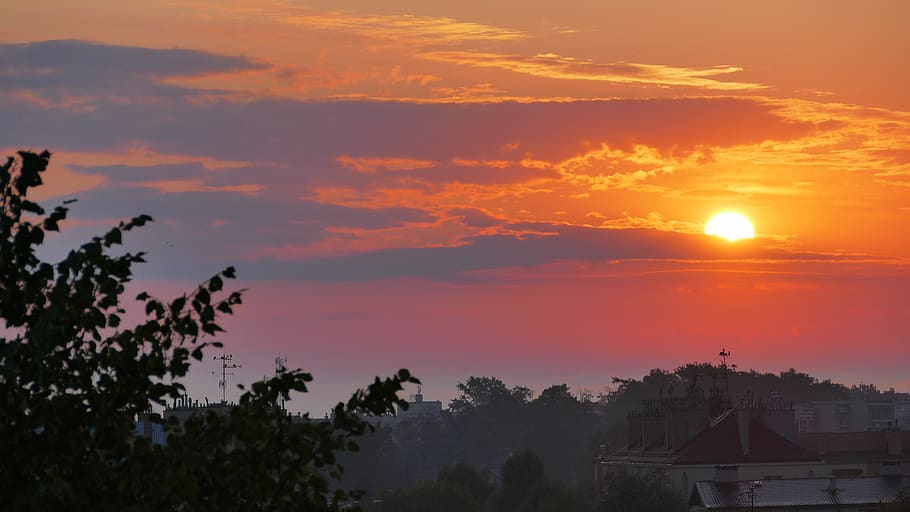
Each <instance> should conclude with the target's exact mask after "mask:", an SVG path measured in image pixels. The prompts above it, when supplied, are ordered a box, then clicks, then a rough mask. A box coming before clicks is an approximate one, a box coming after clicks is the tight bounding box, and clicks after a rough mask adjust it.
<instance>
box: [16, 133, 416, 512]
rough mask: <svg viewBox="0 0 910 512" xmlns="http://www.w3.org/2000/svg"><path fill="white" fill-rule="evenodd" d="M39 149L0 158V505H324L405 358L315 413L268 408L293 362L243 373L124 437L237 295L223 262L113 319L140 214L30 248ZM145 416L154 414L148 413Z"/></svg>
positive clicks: (40, 218) (121, 309)
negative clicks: (163, 441)
mask: <svg viewBox="0 0 910 512" xmlns="http://www.w3.org/2000/svg"><path fill="white" fill-rule="evenodd" d="M49 159H50V154H49V153H48V152H47V151H44V152H42V153H40V154H37V153H32V152H28V151H21V152H19V153H18V157H10V158H8V159H7V160H6V162H5V163H4V164H2V165H0V209H2V215H0V336H2V337H0V457H2V458H3V463H2V464H0V508H2V509H4V510H136V511H141V510H187V511H188V510H214V509H221V510H300V509H305V510H338V509H339V508H341V507H343V506H347V505H349V504H350V503H351V502H352V501H351V500H352V499H353V498H356V496H357V494H356V493H347V492H345V491H343V490H340V489H335V488H333V486H332V485H331V484H330V481H331V480H332V479H333V478H334V479H337V478H340V476H341V473H342V472H343V468H342V467H341V465H340V464H338V462H337V460H336V457H335V455H336V453H337V452H339V451H344V450H356V449H357V444H356V443H355V442H354V438H356V437H357V436H360V435H362V434H363V433H365V432H366V431H368V430H370V428H371V427H370V426H369V425H368V424H367V423H366V422H365V421H364V420H363V419H362V418H361V416H362V415H364V414H383V413H387V412H391V411H393V407H394V405H396V404H398V405H399V406H403V407H407V404H406V403H405V402H404V401H403V400H402V399H400V398H399V397H398V392H399V391H401V390H402V384H403V383H405V382H414V383H416V382H418V381H417V379H415V378H413V377H412V376H411V375H410V373H409V372H408V371H407V370H400V371H399V372H398V373H397V374H396V375H394V376H392V377H390V378H386V379H379V378H378V377H377V378H376V379H375V381H374V382H373V383H372V384H371V385H370V386H368V387H367V388H366V389H363V390H359V391H357V392H355V393H354V395H353V396H352V397H351V398H350V400H348V401H347V402H346V403H339V404H338V405H337V406H336V407H335V409H334V411H333V416H332V419H331V420H328V421H309V420H308V418H303V419H302V420H300V421H297V420H295V419H294V418H291V417H290V416H288V414H287V413H286V412H285V411H283V410H282V409H281V408H280V407H278V404H279V400H280V399H284V400H289V399H290V398H291V395H292V393H294V392H305V391H306V390H307V383H309V382H310V381H311V380H312V377H311V376H310V375H309V374H307V373H304V372H302V371H300V370H294V371H288V372H285V373H283V374H281V375H279V376H277V377H275V378H272V379H269V380H265V381H261V382H257V383H254V384H253V385H252V386H251V389H250V390H249V391H247V392H246V393H244V394H243V395H242V397H241V398H240V402H239V404H238V405H237V406H236V407H234V408H232V409H231V410H230V412H229V414H227V415H217V414H214V413H210V414H200V415H197V416H195V417H193V418H191V419H190V420H189V421H187V422H186V423H185V424H184V425H182V426H180V427H179V428H177V427H178V426H177V425H171V426H170V429H171V430H170V435H169V438H168V444H167V446H165V447H161V446H154V445H152V443H151V442H150V441H149V440H147V439H143V438H138V437H136V436H134V435H133V428H134V419H135V418H136V416H137V415H138V414H140V413H143V412H145V411H147V410H148V409H149V407H150V404H158V405H159V406H160V405H164V404H165V403H166V401H168V400H169V399H170V398H176V397H179V396H180V395H181V394H182V393H183V392H184V387H183V385H182V384H181V379H182V378H183V377H185V376H186V374H187V372H188V370H189V368H190V365H191V364H192V362H193V360H196V361H199V360H202V358H203V353H204V351H205V350H206V349H207V348H208V347H212V346H215V347H218V346H220V345H221V344H220V343H218V342H217V341H215V340H214V336H215V335H217V334H218V333H220V332H222V329H221V327H220V326H219V324H218V321H219V319H220V318H221V317H222V316H223V315H229V314H232V313H233V310H234V307H235V306H237V305H238V304H240V303H241V302H242V291H234V292H226V291H225V290H224V283H225V280H227V279H232V278H234V276H235V272H234V269H233V268H227V269H225V270H224V271H222V272H220V273H219V274H217V275H215V276H213V277H212V278H210V279H208V280H206V281H205V282H204V283H202V284H201V285H199V286H198V287H196V289H194V290H193V291H192V292H191V293H189V294H185V295H182V296H180V297H177V298H175V299H173V300H170V301H162V300H158V299H156V298H154V297H151V296H150V295H149V294H147V293H141V294H139V295H138V296H137V297H136V299H137V301H138V302H140V303H141V304H142V308H143V310H144V312H145V315H146V317H145V319H144V320H143V321H140V322H138V323H137V324H135V325H131V326H125V325H123V318H124V316H125V314H126V308H125V305H124V299H123V297H122V295H123V293H124V291H125V288H126V285H127V283H128V282H129V281H130V279H131V277H132V265H133V264H134V263H141V262H143V261H144V257H145V255H144V254H143V253H130V252H126V253H121V254H116V251H115V246H118V245H120V244H121V243H122V239H123V237H124V235H125V234H127V233H128V232H130V231H132V230H133V229H135V228H138V227H141V226H143V225H144V224H146V223H147V222H150V221H151V220H152V219H151V217H149V216H147V215H140V216H138V217H135V218H133V219H132V220H130V221H127V222H121V223H120V224H119V225H118V226H116V227H114V228H112V229H110V230H109V231H108V232H107V233H105V234H104V235H102V236H97V237H94V238H92V239H91V240H90V241H88V242H87V243H85V244H83V245H82V246H81V247H78V248H76V249H73V250H71V251H70V252H69V253H68V254H67V255H66V256H65V257H64V258H63V259H62V260H61V261H59V262H57V263H55V264H52V263H48V262H45V261H43V260H41V259H40V258H39V257H38V255H37V248H38V247H39V246H41V245H42V243H43V242H44V239H45V234H46V233H47V232H49V231H58V230H59V229H60V223H61V221H63V220H64V219H65V218H66V216H67V211H68V210H67V207H66V203H64V204H62V205H60V206H57V207H56V208H54V209H53V210H52V211H51V212H50V213H47V212H46V211H45V210H44V208H42V207H41V206H40V205H38V204H37V203H35V202H33V201H31V200H29V199H28V194H29V193H30V192H31V191H32V190H33V189H34V188H35V187H38V186H41V185H42V182H43V180H42V173H43V172H44V171H45V170H46V169H47V166H48V162H49ZM152 420H153V421H160V417H158V416H157V415H152Z"/></svg>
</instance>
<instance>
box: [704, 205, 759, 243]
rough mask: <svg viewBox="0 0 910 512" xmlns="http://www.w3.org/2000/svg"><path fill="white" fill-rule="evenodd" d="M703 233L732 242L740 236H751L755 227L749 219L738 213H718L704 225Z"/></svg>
mask: <svg viewBox="0 0 910 512" xmlns="http://www.w3.org/2000/svg"><path fill="white" fill-rule="evenodd" d="M705 234H706V235H713V236H719V237H721V238H726V239H727V240H729V241H731V242H733V241H736V240H739V239H741V238H753V237H754V236H755V229H753V228H752V223H751V222H749V219H747V218H745V217H743V216H742V215H740V214H738V213H733V212H723V213H718V214H717V215H715V216H714V217H711V220H709V221H708V224H707V225H706V226H705Z"/></svg>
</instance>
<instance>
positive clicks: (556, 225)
mask: <svg viewBox="0 0 910 512" xmlns="http://www.w3.org/2000/svg"><path fill="white" fill-rule="evenodd" d="M2 13H3V18H4V21H5V23H4V24H3V27H2V28H0V149H2V150H3V154H13V152H14V151H16V150H18V149H25V148H30V149H34V150H40V149H45V148H46V149H48V150H50V151H51V152H52V154H53V157H52V161H51V167H50V169H49V170H48V173H47V176H46V179H45V181H46V183H47V185H46V186H45V187H43V189H42V190H40V194H39V198H40V199H41V200H42V201H43V203H44V204H45V206H53V205H55V204H58V203H60V202H62V201H63V200H67V199H73V198H75V199H78V202H76V203H75V204H73V205H72V210H71V217H70V219H69V220H68V221H67V223H66V224H65V226H64V232H63V233H61V234H60V235H57V236H55V237H54V238H52V239H51V240H50V241H49V243H48V244H47V247H46V248H45V253H46V254H47V256H48V257H50V258H53V257H54V255H56V254H61V253H62V251H63V250H64V249H65V248H68V247H72V246H74V245H76V244H78V243H80V241H82V240H85V239H87V238H88V237H90V236H92V235H95V234H99V233H102V232H103V231H105V230H106V229H107V228H108V227H110V226H112V225H114V224H115V223H116V222H117V221H118V220H120V219H124V218H129V217H132V216H134V215H138V214H140V213H146V214H150V215H152V216H153V217H154V218H155V220H156V222H155V223H154V224H153V225H152V226H151V227H148V228H144V229H143V230H141V231H138V232H134V233H131V235H130V239H129V241H128V244H127V246H128V247H129V248H130V249H132V250H145V251H148V253H149V255H148V258H147V259H148V260H149V262H148V263H147V264H145V265H143V266H141V267H140V268H137V269H136V270H137V282H136V283H134V286H135V287H136V288H137V289H148V290H150V291H152V292H153V293H155V294H157V295H159V296H161V297H165V298H166V297H173V296H176V295H179V294H180V293H183V292H186V291H190V290H192V288H193V286H194V285H195V283H198V282H201V281H203V280H204V279H206V278H207V277H209V276H210V275H213V274H214V273H216V272H218V271H219V270H221V269H222V268H224V267H227V266H229V265H233V266H235V267H236V268H237V270H238V275H239V279H238V280H237V281H235V282H232V283H231V284H232V285H234V286H235V287H236V288H244V289H246V290H247V292H246V295H245V297H246V300H245V301H244V302H245V303H244V305H243V306H242V308H240V309H239V310H238V311H237V313H236V315H235V316H234V317H232V318H229V319H226V320H225V321H224V322H223V326H224V327H225V328H226V329H227V331H228V332H227V334H226V335H224V336H223V337H222V338H220V339H221V340H222V341H224V342H225V344H226V347H227V351H228V352H230V353H232V354H233V356H234V359H235V362H237V363H239V364H241V365H242V366H241V367H240V368H238V369H237V370H235V373H236V375H235V376H234V377H233V379H234V380H233V381H231V383H230V384H229V391H228V398H232V397H233V398H236V396H237V391H236V390H235V389H233V383H234V382H246V383H249V382H251V381H253V380H255V379H258V378H260V377H262V376H264V375H269V374H271V373H272V372H273V367H274V364H273V361H274V359H275V357H277V356H278V355H279V354H280V355H281V356H282V357H286V358H287V359H288V366H289V367H292V368H297V367H301V368H303V369H305V370H307V371H310V372H311V373H312V374H313V375H314V377H315V379H316V380H315V382H314V383H313V386H312V387H311V391H312V393H311V394H310V395H309V396H307V397H304V398H299V399H296V400H294V401H293V402H291V403H290V404H289V406H290V408H291V409H292V410H298V411H309V412H312V413H313V414H321V413H323V412H325V411H327V410H328V409H329V408H330V407H331V405H333V404H334V403H335V402H337V401H338V400H343V399H346V397H347V396H348V395H349V392H350V391H352V390H353V389H354V388H356V387H359V386H364V385H366V384H368V383H369V382H370V381H371V380H372V378H373V376H374V375H391V374H392V373H394V371H396V370H397V369H398V368H401V367H406V368H409V369H410V370H411V371H412V372H413V373H414V374H416V375H417V376H418V377H419V378H421V379H422V381H423V382H424V386H423V392H424V395H425V397H426V399H439V400H442V401H443V402H444V403H445V402H447V401H448V400H449V399H451V398H452V397H453V396H454V394H455V384H456V383H457V382H459V381H463V380H465V379H466V378H467V377H468V376H470V375H478V376H479V375H486V376H496V377H499V378H501V379H503V380H504V381H505V382H506V383H507V384H510V385H525V386H529V387H531V388H532V389H534V390H536V391H538V392H539V391H540V390H541V389H542V388H544V387H546V386H547V385H550V384H559V383H567V384H569V385H571V386H572V387H573V388H574V389H576V390H581V389H588V390H591V391H593V392H595V393H598V392H601V391H603V390H604V389H605V386H607V385H609V383H610V380H611V377H613V376H619V377H638V376H641V375H642V374H644V373H647V371H648V370H649V369H650V368H654V367H662V368H670V369H672V368H674V367H676V366H679V365H682V364H685V363H687V362H694V361H712V362H715V361H716V360H717V359H718V357H717V354H718V352H719V351H720V350H721V349H722V348H726V349H727V350H729V351H731V353H732V361H733V362H734V363H736V364H737V365H738V366H739V368H741V369H747V368H754V369H757V370H761V371H773V372H777V371H782V370H786V369H788V368H790V367H796V368H798V369H800V370H804V371H809V372H811V373H813V374H816V375H818V376H820V377H822V378H832V379H835V380H839V381H842V382H845V383H848V384H850V383H859V382H865V383H874V384H877V385H879V386H881V387H886V388H887V387H895V388H896V389H897V390H899V391H908V390H910V373H908V365H907V363H906V361H907V360H908V358H910V344H908V343H907V341H908V333H910V301H908V290H910V236H908V226H910V95H907V93H906V91H907V90H908V88H910V67H908V66H906V65H905V61H906V56H907V55H910V35H908V33H907V31H906V30H905V26H906V20H907V19H910V3H907V2H905V1H903V0H893V1H888V0H870V1H867V2H854V1H841V0H805V1H801V2H792V1H790V0H788V1H779V0H770V1H768V0H766V1H762V2H729V1H726V0H716V1H714V0H712V1H708V0H693V1H688V2H676V1H670V0H666V1H658V0H640V1H634V2H633V1H630V0H627V1H603V0H597V1H594V0H563V1H561V2H552V1H542V0H524V1H522V2H512V1H502V2H489V1H483V2H481V1H475V0H461V1H458V2H450V1H438V2H425V1H419V2H418V1H414V0H389V1H386V2H381V3H377V2H368V1H359V0H332V1H322V0H314V1H311V2H297V1H291V0H286V1H282V0H262V1H259V0H218V1H193V2H189V1H182V0H170V1H152V0H134V1H131V2H114V1H102V0H84V1H82V2H64V1H46V0H33V1H30V2H18V3H10V4H8V5H4V6H3V8H2ZM724 211H734V212H738V213H740V214H742V215H744V216H746V217H747V218H748V219H749V220H750V221H751V223H752V224H753V226H754V228H755V233H756V236H755V238H753V239H748V240H739V241H736V242H728V241H726V240H723V239H719V238H717V237H709V236H706V235H705V234H704V227H705V224H706V223H707V221H708V220H709V219H710V218H711V217H712V216H713V215H715V214H717V213H719V212H724ZM218 369H219V367H218V365H217V362H216V361H210V360H206V361H203V363H201V364H199V365H198V367H197V368H195V369H194V370H193V371H192V374H191V376H190V379H189V391H190V394H191V395H192V396H193V397H194V398H197V399H200V400H202V399H203V398H204V397H208V398H209V399H217V398H218V397H219V395H220V391H219V388H218V384H217V378H216V377H215V376H213V375H212V374H211V372H212V371H217V370H218ZM413 392H416V389H412V388H409V389H408V390H407V391H406V394H407V393H413Z"/></svg>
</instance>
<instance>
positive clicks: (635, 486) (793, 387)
mask: <svg viewBox="0 0 910 512" xmlns="http://www.w3.org/2000/svg"><path fill="white" fill-rule="evenodd" d="M612 384H613V387H612V388H610V389H608V390H606V391H605V392H603V393H602V394H600V395H597V396H595V395H593V394H592V393H590V392H578V393H573V392H572V390H571V389H570V388H569V387H568V386H567V385H565V384H558V385H553V386H550V387H547V388H546V389H544V390H543V391H542V392H541V393H540V394H539V395H537V396H535V395H534V393H533V392H532V391H531V390H530V389H529V388H526V387H523V386H510V385H507V384H506V383H505V382H503V381H502V380H501V379H498V378H495V377H469V378H468V379H466V380H465V381H463V382H460V383H459V384H458V385H457V390H458V395H457V396H456V397H455V398H454V399H453V400H452V401H451V402H450V404H449V407H448V412H447V413H444V414H442V415H441V416H440V417H438V418H415V419H413V420H407V421H402V422H401V423H399V424H397V425H396V427H395V428H380V429H379V430H377V431H376V432H375V433H373V434H370V435H368V436H366V438H365V439H364V440H363V442H362V443H361V447H362V450H361V452H359V453H356V454H344V455H343V456H342V461H343V463H344V465H345V467H346V476H345V481H346V482H347V483H348V484H349V485H350V486H352V487H357V488H362V489H366V490H367V491H368V496H369V497H370V499H382V501H383V503H385V505H383V506H384V507H386V508H378V509H377V510H417V509H411V508H389V507H392V505H390V504H389V503H399V502H402V503H403V502H405V501H407V502H411V503H414V502H421V500H427V499H430V498H428V496H436V493H450V494H452V493H455V494H458V495H459V496H461V497H460V498H459V499H457V500H456V499H454V498H453V499H452V500H449V501H448V502H450V503H470V504H471V507H478V506H480V505H482V506H480V508H471V507H468V508H457V507H456V508H454V509H452V510H524V509H521V508H515V507H517V505H516V503H517V502H515V501H514V500H513V498H514V496H512V495H510V494H509V492H508V490H507V489H508V487H507V485H506V467H507V463H511V462H512V461H513V459H514V458H515V457H517V456H518V455H522V456H523V457H533V458H534V460H536V461H539V464H540V475H541V480H540V482H546V484H543V483H541V485H540V486H538V487H539V488H540V489H543V490H542V491H541V492H542V493H543V495H542V496H550V495H552V494H558V495H559V496H561V498H560V500H565V499H568V497H571V500H572V503H574V505H573V506H576V507H581V508H576V509H577V510H590V509H591V508H590V507H593V503H594V492H595V490H594V488H593V486H594V479H593V464H594V458H595V457H596V456H597V455H598V453H601V452H611V451H613V450H616V449H619V448H621V447H622V446H623V445H624V443H625V441H626V439H625V437H626V416H627V414H628V413H629V411H630V410H632V409H633V408H636V407H639V406H640V405H641V402H642V401H643V400H651V399H656V398H658V397H660V396H663V397H665V398H666V397H668V396H677V397H681V396H683V395H684V394H685V393H704V394H707V393H708V392H709V391H710V388H712V387H714V388H717V389H719V390H721V391H722V392H723V393H724V394H726V395H728V396H729V397H730V401H731V402H732V405H734V406H735V405H737V404H738V402H739V401H740V399H744V398H745V397H748V396H752V397H753V400H759V399H761V400H765V401H767V400H769V398H770V395H771V393H772V392H775V393H779V395H777V396H780V397H781V398H782V399H783V400H784V401H785V402H787V404H789V402H791V401H792V402H804V401H811V400H838V399H848V398H851V397H854V398H855V397H859V396H860V395H861V396H863V397H865V398H870V397H871V398H876V397H879V398H881V397H887V396H888V392H884V393H882V392H880V391H878V390H877V389H876V388H875V387H874V386H871V385H863V386H862V387H859V386H854V387H852V388H851V387H847V386H844V385H842V384H838V383H834V382H831V381H830V380H819V379H817V378H815V377H813V376H811V375H809V374H806V373H802V372H799V371H797V370H795V369H790V370H787V371H784V372H780V373H777V374H772V373H762V372H757V371H754V370H746V371H743V370H736V369H734V368H733V367H732V366H730V367H727V368H724V367H722V366H720V365H713V364H709V363H692V364H687V365H683V366H680V367H678V368H676V369H675V370H672V371H667V370H661V369H654V370H651V371H650V372H649V373H648V374H647V375H645V376H643V377H641V378H639V379H619V378H614V379H613V380H612ZM519 460H522V459H519ZM528 464H530V463H528ZM447 468H460V469H459V471H462V472H464V471H467V469H466V468H470V471H472V472H473V473H472V474H474V475H477V476H478V478H480V479H482V481H483V482H484V483H485V484H487V485H489V488H485V487H482V486H473V487H472V489H474V491H472V492H465V491H464V489H455V488H454V487H453V485H454V484H453V481H452V479H451V478H449V477H448V476H447V475H448V473H446V471H449V470H448V469H447ZM611 482H612V483H611V485H613V486H614V487H615V488H614V489H613V491H614V492H610V489H606V490H604V489H601V490H600V491H601V493H602V494H603V496H604V497H612V498H610V499H613V500H614V501H612V502H610V503H609V506H610V507H611V508H609V510H650V508H648V507H649V506H650V505H648V500H650V499H653V500H655V502H656V504H652V505H654V506H656V507H658V508H655V509H654V510H673V508H672V507H673V506H675V505H678V504H680V503H683V502H684V499H685V498H686V497H682V496H676V495H675V494H674V492H673V491H672V490H670V489H669V488H665V486H664V485H662V482H663V480H662V478H661V476H660V475H653V476H644V477H642V476H628V477H624V478H620V479H614V480H612V481H611ZM455 483H457V482H455ZM619 488H622V489H623V490H622V492H619V490H618V489H619ZM477 489H486V490H484V491H483V492H476V490H477ZM526 490H527V488H526ZM655 490H660V491H659V492H657V491H655ZM542 496H538V498H539V499H538V498H535V500H536V501H535V500H532V501H533V502H534V503H537V505H535V507H537V506H539V503H542V501H540V500H541V499H542ZM618 496H624V497H625V498H623V500H624V501H622V502H619V501H616V500H617V499H618V498H616V497H618ZM438 497H439V496H437V498H438ZM406 498H407V499H406ZM552 499H556V498H552ZM505 502H508V503H511V505H510V507H511V508H509V507H506V508H505V509H503V508H496V507H497V505H496V504H497V503H499V504H502V503H505ZM623 503H625V505H624V504H623ZM630 503H631V504H632V505H629V504H630ZM478 504H480V505H478ZM674 504H675V505H674ZM395 506H398V505H395ZM402 506H403V505H402ZM453 506H454V505H453ZM566 506H568V505H566ZM624 506H625V507H626V508H623V507H624ZM491 507H492V508H491ZM586 507H587V508H586ZM660 507H663V508H660ZM427 510H430V509H427ZM529 510H541V509H539V508H533V509H529ZM565 510H575V509H570V508H565Z"/></svg>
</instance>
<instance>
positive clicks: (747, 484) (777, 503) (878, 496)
mask: <svg viewBox="0 0 910 512" xmlns="http://www.w3.org/2000/svg"><path fill="white" fill-rule="evenodd" d="M908 486H910V477H882V476H871V477H856V478H836V479H833V478H784V479H776V480H764V481H761V482H753V481H742V482H730V483H717V482H711V481H703V482H695V486H694V488H693V489H692V496H691V498H690V500H689V502H690V504H692V505H699V506H702V507H704V508H705V509H707V510H724V509H736V508H745V509H749V508H750V507H751V506H752V499H753V496H752V494H753V492H754V499H755V502H754V503H755V508H770V507H799V506H813V507H818V506H826V505H831V506H837V505H869V504H879V503H891V502H893V501H894V500H895V498H896V496H897V493H898V492H900V491H902V490H903V491H906V490H907V489H908Z"/></svg>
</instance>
